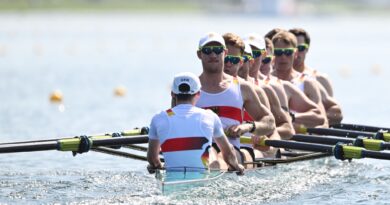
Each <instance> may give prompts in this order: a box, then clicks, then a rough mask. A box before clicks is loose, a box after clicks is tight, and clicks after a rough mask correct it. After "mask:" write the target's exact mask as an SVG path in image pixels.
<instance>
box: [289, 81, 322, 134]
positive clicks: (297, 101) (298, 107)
mask: <svg viewBox="0 0 390 205" xmlns="http://www.w3.org/2000/svg"><path fill="white" fill-rule="evenodd" d="M283 85H284V88H285V90H286V94H287V96H288V99H289V109H290V110H294V111H296V113H295V121H294V124H303V125H305V126H306V127H316V126H319V125H322V124H324V122H325V116H323V115H321V112H320V108H319V107H318V105H316V104H314V103H313V102H312V101H311V100H310V99H309V98H308V97H306V95H305V94H304V93H303V92H302V91H300V90H299V89H298V88H296V87H295V86H294V85H293V84H291V83H290V82H284V83H283Z"/></svg>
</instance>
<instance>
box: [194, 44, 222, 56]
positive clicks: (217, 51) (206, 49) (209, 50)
mask: <svg viewBox="0 0 390 205" xmlns="http://www.w3.org/2000/svg"><path fill="white" fill-rule="evenodd" d="M224 50H225V47H223V46H203V47H202V48H200V51H202V53H204V54H206V55H210V54H211V53H212V52H214V53H215V54H217V55H219V54H221V53H222V52H223V51H224Z"/></svg>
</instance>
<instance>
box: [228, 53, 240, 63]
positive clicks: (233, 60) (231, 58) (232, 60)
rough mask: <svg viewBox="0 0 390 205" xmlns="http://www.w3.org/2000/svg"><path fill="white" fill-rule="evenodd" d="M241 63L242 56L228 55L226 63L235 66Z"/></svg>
mask: <svg viewBox="0 0 390 205" xmlns="http://www.w3.org/2000/svg"><path fill="white" fill-rule="evenodd" d="M240 61H241V56H232V55H227V56H226V57H225V63H228V62H230V63H232V64H234V65H236V64H238V63H239V62H240Z"/></svg>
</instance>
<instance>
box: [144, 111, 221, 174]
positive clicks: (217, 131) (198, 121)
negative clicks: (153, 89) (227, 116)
mask: <svg viewBox="0 0 390 205" xmlns="http://www.w3.org/2000/svg"><path fill="white" fill-rule="evenodd" d="M223 135H224V134H223V129H222V125H221V122H220V120H219V118H218V116H217V115H216V114H214V113H213V112H212V111H210V110H204V109H201V108H197V107H195V106H193V105H191V104H179V105H177V106H175V107H174V108H172V109H168V110H166V111H163V112H161V113H159V114H157V115H155V116H154V117H153V119H152V123H151V127H150V132H149V138H150V139H156V140H159V141H160V146H161V152H162V154H163V156H164V160H165V168H166V169H171V170H178V171H180V170H183V169H184V168H185V169H186V170H191V169H195V170H199V169H207V168H208V165H209V148H210V147H211V143H212V138H213V137H220V136H223Z"/></svg>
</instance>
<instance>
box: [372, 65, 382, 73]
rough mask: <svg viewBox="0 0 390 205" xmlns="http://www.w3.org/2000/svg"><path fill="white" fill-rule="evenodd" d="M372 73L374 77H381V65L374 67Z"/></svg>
mask: <svg viewBox="0 0 390 205" xmlns="http://www.w3.org/2000/svg"><path fill="white" fill-rule="evenodd" d="M371 73H372V74H373V75H381V74H382V67H381V66H380V65H378V64H376V65H373V66H372V67H371Z"/></svg>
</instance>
